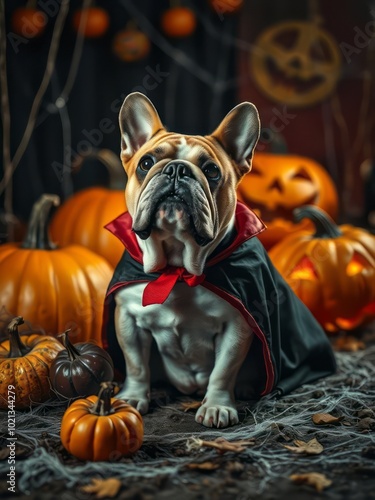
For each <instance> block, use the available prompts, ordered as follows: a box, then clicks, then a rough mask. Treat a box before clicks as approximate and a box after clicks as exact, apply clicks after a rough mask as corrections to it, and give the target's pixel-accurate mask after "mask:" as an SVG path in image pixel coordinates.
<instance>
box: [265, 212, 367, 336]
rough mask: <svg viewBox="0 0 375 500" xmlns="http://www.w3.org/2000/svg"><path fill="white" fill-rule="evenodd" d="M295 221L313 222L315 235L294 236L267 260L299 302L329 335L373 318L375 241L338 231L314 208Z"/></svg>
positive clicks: (353, 230) (350, 230)
mask: <svg viewBox="0 0 375 500" xmlns="http://www.w3.org/2000/svg"><path fill="white" fill-rule="evenodd" d="M295 217H296V221H297V222H300V221H301V220H302V219H305V218H307V219H309V220H310V221H312V223H313V224H314V226H315V229H316V231H315V233H313V232H311V231H301V232H299V233H295V234H293V235H290V236H288V237H287V238H285V239H284V240H283V241H281V242H280V243H279V244H278V245H275V246H274V247H273V248H272V249H271V250H270V252H269V255H270V257H271V259H272V261H273V263H274V265H275V266H276V268H277V269H278V270H279V271H280V273H281V274H282V275H283V276H284V278H285V279H286V280H287V282H288V283H289V285H290V286H291V287H292V289H293V290H294V291H295V293H296V294H297V295H298V297H299V298H300V299H301V300H302V301H303V302H304V303H305V304H306V305H307V307H308V308H309V309H310V311H311V312H312V313H313V315H314V316H315V317H316V319H317V320H318V321H319V323H320V324H321V325H322V326H323V328H325V329H326V330H327V331H328V332H336V331H338V330H352V329H354V328H357V327H359V326H361V325H363V324H364V323H366V322H367V321H368V320H370V319H373V318H375V236H374V235H372V234H371V233H369V232H368V231H365V230H364V229H360V228H357V227H353V226H351V225H343V226H337V225H336V224H335V223H334V222H333V220H332V219H331V218H330V217H329V216H328V215H327V214H325V213H324V212H323V211H322V210H320V209H318V208H317V207H314V206H306V207H302V208H300V209H297V210H296V211H295Z"/></svg>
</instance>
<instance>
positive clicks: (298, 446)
mask: <svg viewBox="0 0 375 500" xmlns="http://www.w3.org/2000/svg"><path fill="white" fill-rule="evenodd" d="M293 442H294V444H295V446H288V445H286V444H284V445H283V446H284V448H286V449H287V450H290V451H293V453H305V454H306V455H319V454H320V453H322V451H323V450H324V448H323V446H322V445H321V444H320V443H319V441H317V439H315V438H314V439H311V440H310V441H308V442H307V443H306V442H305V441H300V440H298V439H296V440H295V441H293Z"/></svg>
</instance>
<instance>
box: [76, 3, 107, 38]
mask: <svg viewBox="0 0 375 500" xmlns="http://www.w3.org/2000/svg"><path fill="white" fill-rule="evenodd" d="M84 18H86V19H84ZM81 20H82V26H81V27H80V24H81ZM73 26H74V29H75V30H76V31H77V33H81V34H82V35H84V36H85V37H87V38H97V37H100V36H102V35H104V33H105V32H106V31H107V29H108V26H109V15H108V13H107V11H106V10H104V9H102V8H100V7H88V8H87V9H82V10H76V11H75V13H74V15H73Z"/></svg>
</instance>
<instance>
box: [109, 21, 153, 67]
mask: <svg viewBox="0 0 375 500" xmlns="http://www.w3.org/2000/svg"><path fill="white" fill-rule="evenodd" d="M112 49H113V52H114V53H115V54H116V56H117V57H118V58H119V59H121V60H122V61H125V62H134V61H139V60H140V59H144V58H145V57H146V56H148V54H149V52H150V50H151V42H150V40H149V39H148V38H147V36H146V35H145V34H144V33H142V31H139V30H138V29H135V28H127V29H125V30H123V31H119V32H118V33H117V34H116V35H115V37H114V39H113V43H112Z"/></svg>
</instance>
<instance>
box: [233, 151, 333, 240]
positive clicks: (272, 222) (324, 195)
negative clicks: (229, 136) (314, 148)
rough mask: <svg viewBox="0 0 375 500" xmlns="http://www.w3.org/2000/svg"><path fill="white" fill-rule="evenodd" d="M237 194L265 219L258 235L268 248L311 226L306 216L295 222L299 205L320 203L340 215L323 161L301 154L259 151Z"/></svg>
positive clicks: (328, 211) (320, 205)
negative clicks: (316, 160)
mask: <svg viewBox="0 0 375 500" xmlns="http://www.w3.org/2000/svg"><path fill="white" fill-rule="evenodd" d="M237 194H238V198H239V199H240V200H241V201H243V202H244V203H245V204H246V205H248V206H249V207H250V208H252V209H253V210H254V211H255V212H256V213H257V214H258V215H259V216H260V218H261V219H262V220H263V221H264V222H265V223H266V225H267V230H266V231H264V232H263V234H262V235H260V238H259V239H260V240H261V241H262V243H263V244H264V246H265V247H266V248H267V249H268V248H271V247H272V246H273V245H274V244H275V243H277V242H278V241H280V240H281V239H282V238H284V237H285V236H286V235H288V234H290V233H293V232H295V231H300V230H301V229H306V228H308V227H310V226H309V222H308V221H307V220H305V221H303V222H302V223H300V224H294V223H293V210H294V209H295V208H297V207H300V206H302V205H317V206H319V207H320V208H322V209H323V210H324V211H326V212H327V213H328V214H329V215H330V216H331V217H333V218H335V217H336V215H337V207H338V201H337V194H336V189H335V187H334V184H333V181H332V180H331V178H330V177H329V175H328V174H327V172H326V171H325V169H324V168H323V167H322V166H321V165H319V164H318V163H316V162H315V161H313V160H311V159H310V158H304V157H301V156H290V155H275V154H270V153H258V152H257V153H256V154H255V157H254V160H253V168H252V170H251V172H250V173H249V174H247V175H246V176H245V177H244V178H243V180H242V181H241V183H240V184H239V186H238V189H237Z"/></svg>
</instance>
